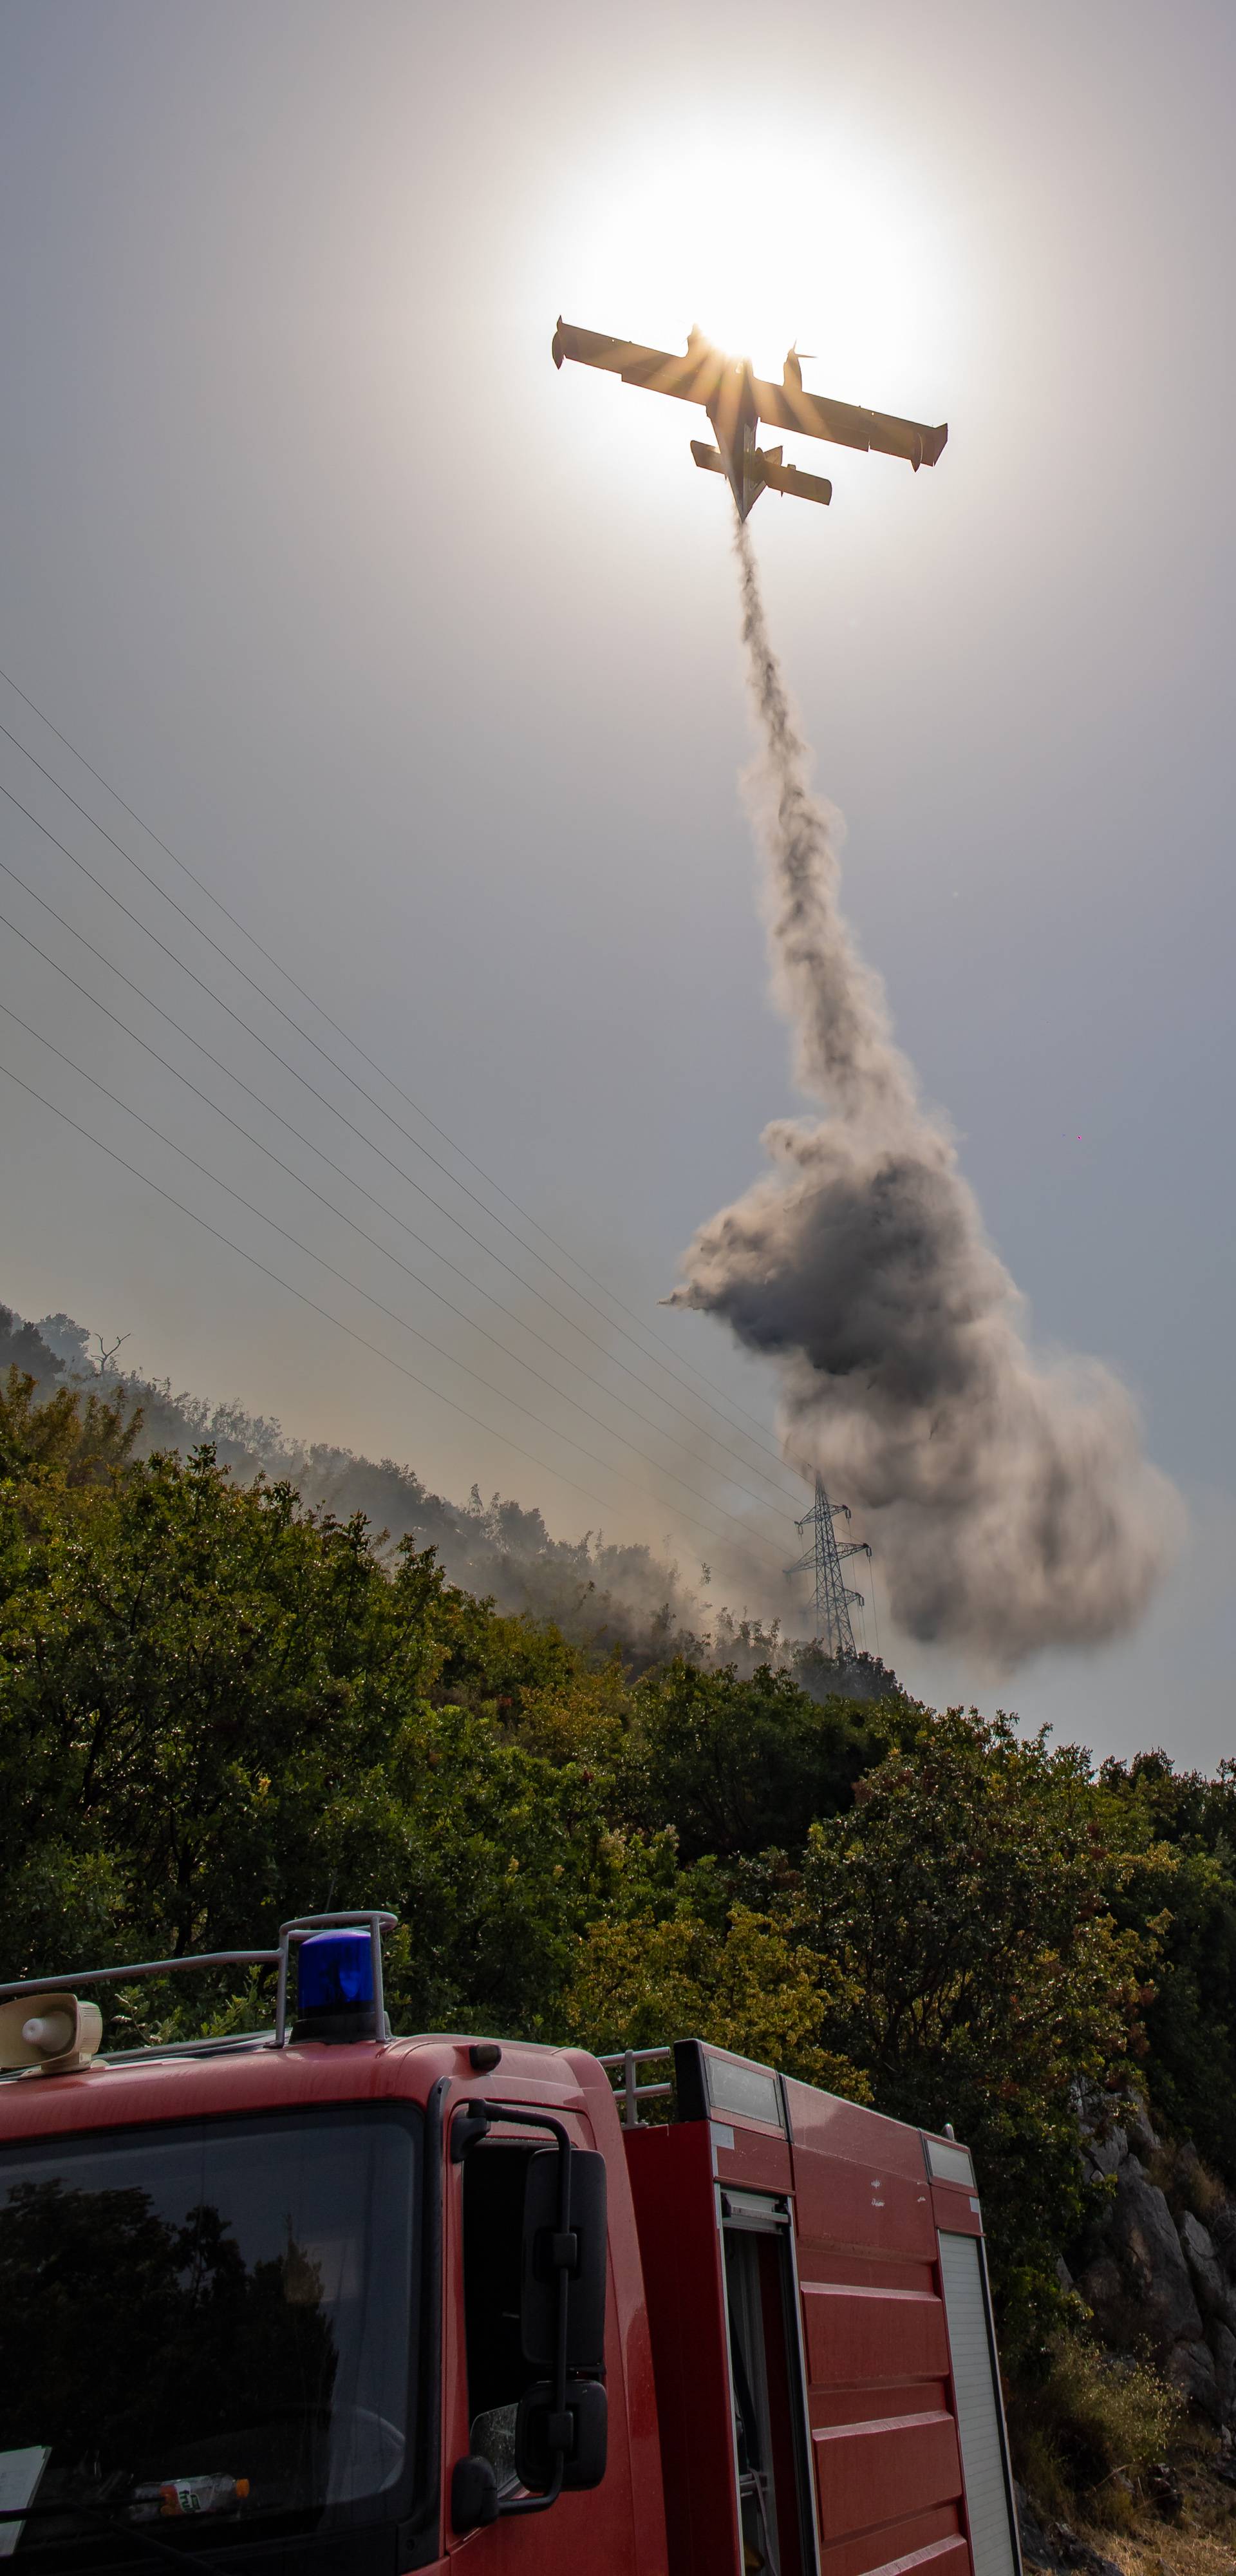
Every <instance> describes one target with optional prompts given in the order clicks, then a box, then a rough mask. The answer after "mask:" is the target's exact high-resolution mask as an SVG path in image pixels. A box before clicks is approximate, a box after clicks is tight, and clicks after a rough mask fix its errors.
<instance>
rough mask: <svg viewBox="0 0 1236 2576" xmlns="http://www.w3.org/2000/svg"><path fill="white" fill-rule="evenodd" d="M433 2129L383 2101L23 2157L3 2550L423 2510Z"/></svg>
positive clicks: (78, 2548) (91, 2140) (107, 2138)
mask: <svg viewBox="0 0 1236 2576" xmlns="http://www.w3.org/2000/svg"><path fill="white" fill-rule="evenodd" d="M419 2147H420V2137H419V2114H417V2113H415V2112H413V2111H411V2110H409V2109H407V2108H405V2106H403V2105H399V2106H393V2105H392V2106H386V2105H381V2106H373V2107H366V2108H364V2109H353V2108H351V2107H349V2108H347V2109H346V2110H344V2109H333V2110H328V2111H309V2112H305V2111H297V2112H296V2113H291V2114H288V2113H285V2114H281V2115H271V2116H270V2117H265V2116H263V2117H259V2118H253V2119H217V2120H200V2121H195V2122H192V2123H189V2122H185V2123H177V2124H175V2125H169V2126H159V2127H153V2126H152V2127H149V2128H145V2129H140V2130H111V2131H108V2130H103V2131H98V2130H96V2131H94V2132H93V2133H92V2134H91V2135H90V2136H89V2137H80V2138H75V2139H69V2140H61V2139H55V2140H47V2141H43V2142H40V2143H37V2144H29V2143H27V2144H23V2145H22V2146H21V2147H20V2148H7V2149H5V2150H4V2151H3V2153H0V2485H3V2487H4V2490H5V2493H4V2496H3V2501H4V2503H5V2504H6V2506H8V2507H9V2511H10V2514H11V2513H12V2512H13V2510H14V2509H20V2510H21V2511H22V2513H23V2515H24V2519H23V2520H22V2521H21V2523H20V2524H15V2523H14V2521H13V2520H12V2519H9V2520H8V2521H6V2522H4V2523H0V2556H3V2555H7V2554H9V2553H10V2552H13V2551H14V2549H15V2552H16V2555H17V2557H18V2559H19V2560H28V2561H29V2562H30V2563H31V2564H32V2565H37V2564H39V2563H42V2564H43V2565H45V2566H47V2567H50V2566H51V2565H52V2564H53V2563H54V2564H55V2565H56V2566H57V2567H60V2566H65V2565H69V2564H72V2565H78V2564H80V2565H82V2566H86V2565H88V2564H89V2565H93V2566H99V2565H101V2564H103V2563H106V2562H109V2561H118V2560H123V2561H124V2562H125V2563H126V2564H127V2563H128V2562H129V2561H130V2560H131V2559H134V2560H135V2559H137V2558H138V2557H139V2556H140V2557H141V2558H143V2559H144V2560H145V2561H146V2563H147V2564H151V2565H152V2564H153V2559H151V2558H150V2557H149V2553H148V2552H147V2551H146V2550H144V2549H143V2548H142V2543H141V2538H140V2536H139V2535H140V2534H142V2533H146V2532H148V2533H149V2534H150V2535H151V2536H152V2537H157V2538H158V2540H159V2542H160V2543H161V2544H164V2545H166V2544H167V2543H168V2542H169V2541H170V2542H175V2541H176V2540H177V2539H178V2538H179V2536H180V2535H181V2534H182V2533H183V2534H184V2536H185V2537H186V2538H189V2536H190V2535H189V2530H188V2526H189V2524H190V2522H191V2523H192V2524H193V2533H192V2543H193V2548H194V2554H196V2552H197V2550H198V2549H200V2547H201V2546H202V2544H203V2543H204V2542H208V2541H209V2539H211V2538H215V2537H217V2539H218V2541H219V2542H220V2544H221V2545H230V2547H231V2548H232V2549H233V2550H234V2549H235V2547H236V2545H237V2542H238V2541H239V2540H240V2539H241V2537H242V2535H243V2533H244V2532H245V2531H246V2530H251V2531H253V2532H254V2536H255V2537H256V2536H257V2533H258V2532H259V2531H260V2532H261V2533H262V2534H263V2535H273V2534H274V2532H275V2531H276V2530H277V2529H278V2528H279V2527H280V2526H281V2527H282V2528H283V2529H284V2530H286V2531H291V2530H299V2531H301V2532H306V2531H309V2530H311V2529H315V2528H318V2527H321V2528H323V2529H325V2528H328V2527H330V2528H337V2527H338V2526H340V2525H341V2524H356V2523H365V2522H373V2521H376V2520H379V2519H383V2520H384V2519H386V2518H387V2516H389V2515H391V2514H393V2513H394V2512H396V2511H399V2510H402V2509H406V2507H405V2505H404V2498H405V2495H406V2489H407V2485H408V2479H409V2475H410V2473H411V2470H412V2465H413V2463H412V2443H411V2422H412V2414H411V2409H412V2403H413V2396H414V2392H413V2389H412V2385H411V2373H412V2365H413V2357H414V2351H415V2339H414V2332H413V2328H414V2320H415V2308H416V2299H415V2268H416V2255H417V2228H416V2224H415V2213H416V2210H417V2208H418V2206H419V2200H418V2188H417V2176H418V2164H419ZM27 2507H28V2508H29V2510H28V2511H26V2508H27ZM75 2507H76V2508H78V2511H76V2512H74V2510H73V2508H75ZM15 2533H16V2540H15V2538H14V2534H15ZM130 2534H131V2535H132V2537H131V2538H130V2536H129V2535H130ZM92 2535H93V2536H92ZM79 2552H80V2556H79Z"/></svg>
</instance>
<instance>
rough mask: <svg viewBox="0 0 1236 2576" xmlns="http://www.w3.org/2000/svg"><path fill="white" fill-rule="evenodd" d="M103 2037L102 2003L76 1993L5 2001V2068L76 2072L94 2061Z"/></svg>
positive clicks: (0, 2063) (1, 2026)
mask: <svg viewBox="0 0 1236 2576" xmlns="http://www.w3.org/2000/svg"><path fill="white" fill-rule="evenodd" d="M102 2037H103V2016H102V2014H101V2012H100V2011H99V2007H98V2005H97V2004H90V2003H79V2002H78V1999H77V1997H76V1995H65V1994H55V1993H52V1994H49V1995H17V1996H15V1997H14V1998H13V2000H12V2001H11V2002H9V2003H6V2004H0V2068H4V2069H9V2068H12V2067H15V2066H37V2067H40V2068H41V2069H42V2072H43V2073H44V2075H71V2074H73V2073H74V2072H75V2070H76V2069H77V2068H79V2067H82V2066H88V2065H89V2064H90V2060H91V2058H92V2057H93V2056H94V2054H95V2052H96V2050H97V2048H98V2045H99V2042H100V2040H101V2039H102Z"/></svg>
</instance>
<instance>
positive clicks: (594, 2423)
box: [460, 2379, 609, 2488]
mask: <svg viewBox="0 0 1236 2576" xmlns="http://www.w3.org/2000/svg"><path fill="white" fill-rule="evenodd" d="M551 2435H552V2436H553V2439H552V2440H551V2438H550V2437H551ZM608 2438H609V2402H608V2399H607V2398H606V2394H605V2391H604V2389H603V2388H602V2386H601V2383H600V2380H599V2379H568V2381H567V2384H566V2406H565V2409H564V2413H563V2417H561V2418H560V2417H559V2416H558V2415H557V2413H556V2411H555V2407H554V2392H553V2388H552V2387H551V2385H550V2382H549V2381H548V2380H547V2379H542V2380H538V2381H537V2382H536V2384H535V2385H534V2386H533V2387H532V2388H527V2389H525V2391H524V2394H523V2396H522V2397H521V2399H520V2401H519V2415H518V2417H517V2419H516V2425H515V2468H516V2473H517V2475H518V2477H519V2480H520V2483H521V2485H522V2486H526V2487H533V2488H535V2487H547V2486H548V2485H549V2482H550V2479H551V2477H552V2475H553V2472H554V2469H555V2467H556V2466H557V2462H558V2458H559V2456H560V2455H561V2456H562V2484H563V2487H564V2488H566V2487H599V2486H600V2483H601V2480H602V2478H603V2477H604V2475H605V2461H606V2456H607V2452H608ZM460 2465H461V2467H468V2466H470V2465H471V2463H469V2462H467V2461H463V2462H461V2464H460Z"/></svg>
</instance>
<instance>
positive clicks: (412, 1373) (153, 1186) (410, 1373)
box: [0, 1058, 609, 1512]
mask: <svg viewBox="0 0 1236 2576" xmlns="http://www.w3.org/2000/svg"><path fill="white" fill-rule="evenodd" d="M0 1073H5V1074H7V1075H8V1078H9V1081H10V1082H15V1083H16V1084H17V1087H18V1090H19V1091H24V1092H26V1093H27V1094H28V1095H29V1097H30V1099H31V1100H37V1101H39V1102H40V1104H41V1106H42V1107H43V1108H44V1109H50V1110H51V1111H52V1112H53V1113H54V1115H55V1116H56V1117H57V1118H62V1119H63V1120H64V1123H65V1126H66V1127H71V1128H72V1129H73V1130H74V1132H75V1134H76V1135H78V1136H84V1137H85V1140H86V1143H87V1144H88V1145H93V1146H94V1148H95V1151H96V1152H97V1153H100V1154H106V1155H108V1156H109V1157H110V1159H111V1161H112V1162H113V1163H119V1165H120V1167H121V1170H122V1171H125V1172H131V1173H132V1175H133V1178H134V1180H135V1181H140V1182H141V1184H142V1187H143V1189H148V1190H154V1191H155V1192H156V1193H157V1195H158V1196H159V1197H160V1198H161V1199H166V1200H167V1202H168V1205H169V1207H174V1208H178V1209H179V1211H180V1214H181V1216H187V1217H191V1218H192V1221H193V1223H194V1225H200V1226H201V1228H202V1231H203V1233H204V1234H212V1235H213V1236H214V1238H215V1241H216V1243H222V1244H224V1245H226V1247H227V1250H228V1251H229V1252H236V1253H239V1255H240V1258H241V1260H242V1261H247V1262H248V1263H249V1265H250V1267H251V1268H252V1269H254V1270H260V1271H261V1273H262V1276H263V1278H264V1279H273V1281H274V1283H275V1286H276V1287H277V1288H286V1290H287V1292H288V1295H289V1297H297V1298H299V1300H300V1303H301V1305H302V1306H309V1307H311V1308H312V1310H313V1313H314V1314H315V1315H321V1316H323V1317H324V1319H325V1321H326V1322H327V1323H328V1324H334V1325H336V1326H337V1328H338V1330H339V1331H340V1332H341V1333H346V1334H347V1336H348V1339H349V1340H350V1341H353V1342H359V1343H360V1346H361V1349H362V1350H365V1351H372V1353H373V1356H374V1358H375V1359H379V1360H384V1361H385V1362H386V1365H387V1367H388V1368H393V1369H398V1371H399V1374H400V1376H401V1377H406V1378H410V1379H411V1381H412V1384H413V1386H419V1387H421V1388H423V1390H424V1392H425V1394H426V1395H432V1396H435V1397H436V1398H437V1401H438V1403H439V1404H445V1405H449V1407H450V1410H451V1412H452V1413H461V1414H462V1415H463V1418H464V1420H465V1422H471V1423H473V1424H475V1426H476V1429H477V1430H478V1431H483V1432H484V1433H485V1434H486V1437H487V1438H488V1439H491V1440H501V1441H503V1442H505V1445H506V1447H507V1448H508V1449H514V1450H515V1451H516V1453H517V1454H518V1456H519V1457H521V1458H529V1459H531V1461H532V1464H533V1466H534V1467H540V1468H542V1469H543V1470H544V1473H545V1474H546V1475H547V1476H557V1477H558V1478H559V1479H560V1480H561V1482H562V1483H563V1484H564V1485H569V1486H570V1487H571V1489H572V1492H573V1493H576V1494H583V1495H584V1497H585V1499H586V1500H587V1501H588V1502H590V1503H596V1504H598V1505H599V1507H600V1509H601V1510H602V1511H603V1512H604V1511H608V1510H609V1504H608V1503H607V1502H606V1501H605V1500H604V1498H603V1496H602V1495H600V1494H594V1493H593V1491H592V1488H591V1486H590V1485H581V1484H580V1483H579V1481H578V1479H577V1478H576V1477H574V1476H568V1475H567V1474H566V1472H565V1470H564V1469H563V1468H561V1467H551V1466H550V1463H549V1460H548V1459H547V1458H538V1457H537V1455H536V1452H535V1450H532V1449H525V1447H524V1445H523V1442H522V1441H521V1440H512V1438H511V1436H510V1433H509V1432H508V1431H495V1430H494V1428H493V1425H492V1423H489V1422H484V1421H482V1419H481V1416H480V1414H479V1413H470V1412H469V1411H468V1407H467V1405H466V1404H460V1403H458V1402H457V1400H456V1398H455V1397H454V1396H453V1395H444V1394H443V1393H442V1390H441V1388H440V1387H437V1386H435V1385H434V1384H433V1381H432V1379H430V1378H427V1377H419V1376H418V1375H417V1372H416V1370H415V1369H410V1368H408V1367H406V1366H405V1364H404V1362H403V1361H402V1360H397V1359H394V1358H392V1356H391V1353H390V1352H389V1351H384V1350H383V1349H382V1347H381V1344H380V1343H378V1342H371V1341H369V1340H367V1338H366V1336H365V1334H364V1333H358V1332H357V1331H356V1328H355V1326H354V1325H352V1324H345V1323H344V1321H343V1318H342V1316H341V1315H332V1313H331V1311H330V1308H329V1306H320V1305H319V1304H318V1301H317V1299H316V1297H310V1296H309V1295H308V1294H307V1293H306V1291H305V1290H304V1289H303V1288H297V1287H295V1286H294V1285H293V1283H292V1281H291V1280H290V1279H285V1278H283V1276H282V1274H281V1273H280V1272H279V1271H278V1270H271V1269H270V1268H269V1266H268V1265H267V1263H266V1262H264V1261H259V1260H258V1257H257V1254H256V1253H255V1252H246V1250H245V1247H244V1245H243V1243H233V1241H232V1238H231V1236H230V1234H224V1233H223V1232H222V1230H221V1228H220V1227H219V1226H217V1225H212V1224H211V1223H210V1220H209V1218H208V1217H204V1216H199V1214H198V1211H197V1209H196V1208H191V1207H186V1205H185V1202H184V1200H183V1199H178V1198H176V1197H175V1195H174V1193H173V1192H172V1191H171V1190H165V1189H164V1187H163V1185H162V1182H160V1181H152V1180H151V1178H150V1176H149V1173H147V1172H140V1171H139V1170H138V1167H137V1165H136V1163H130V1162H127V1161H126V1159H125V1156H124V1155H123V1154H118V1153H117V1151H116V1148H115V1146H114V1145H105V1144H104V1142H103V1139H102V1137H101V1136H95V1135H92V1134H91V1131H90V1129H89V1128H88V1127H83V1126H82V1124H81V1122H80V1120H79V1119H76V1118H70V1116H69V1113H68V1110H67V1109H62V1108H61V1107H60V1104H59V1102H58V1101H55V1100H49V1099H48V1098H47V1095H46V1093H45V1092H42V1091H36V1090H35V1087H34V1084H33V1083H32V1082H25V1081H23V1079H22V1076H21V1075H20V1074H19V1073H14V1071H13V1068H12V1066H11V1065H9V1064H5V1062H4V1061H3V1058H0Z"/></svg>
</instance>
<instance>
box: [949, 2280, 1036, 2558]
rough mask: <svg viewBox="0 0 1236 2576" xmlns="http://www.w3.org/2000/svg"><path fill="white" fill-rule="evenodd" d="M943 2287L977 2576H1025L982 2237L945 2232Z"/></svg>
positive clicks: (967, 2506) (971, 2544) (972, 2547)
mask: <svg viewBox="0 0 1236 2576" xmlns="http://www.w3.org/2000/svg"><path fill="white" fill-rule="evenodd" d="M940 2280H941V2286H942V2288H943V2291H944V2310H945V2315H946V2317H947V2319H948V2339H949V2348H950V2352H951V2354H952V2363H953V2387H954V2390H955V2393H956V2400H957V2430H958V2433H959V2435H960V2438H961V2461H962V2468H963V2471H964V2473H965V2481H966V2510H967V2513H968V2516H969V2523H970V2547H971V2552H972V2555H973V2558H974V2576H1019V2567H1018V2553H1017V2550H1016V2546H1015V2543H1014V2540H1013V2531H1012V2522H1011V2517H1010V2513H1009V2489H1008V2478H1007V2473H1006V2469H1005V2456H1004V2426H1003V2422H1002V2420H1001V2412H1000V2400H999V2393H998V2389H997V2385H996V2375H995V2374H996V2364H995V2354H994V2351H993V2348H992V2340H991V2332H990V2328H989V2325H988V2319H987V2293H986V2287H985V2284H984V2280H983V2265H982V2256H981V2252H980V2248H979V2240H978V2238H977V2237H975V2236H946V2235H945V2234H944V2233H943V2232H941V2236H940Z"/></svg>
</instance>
